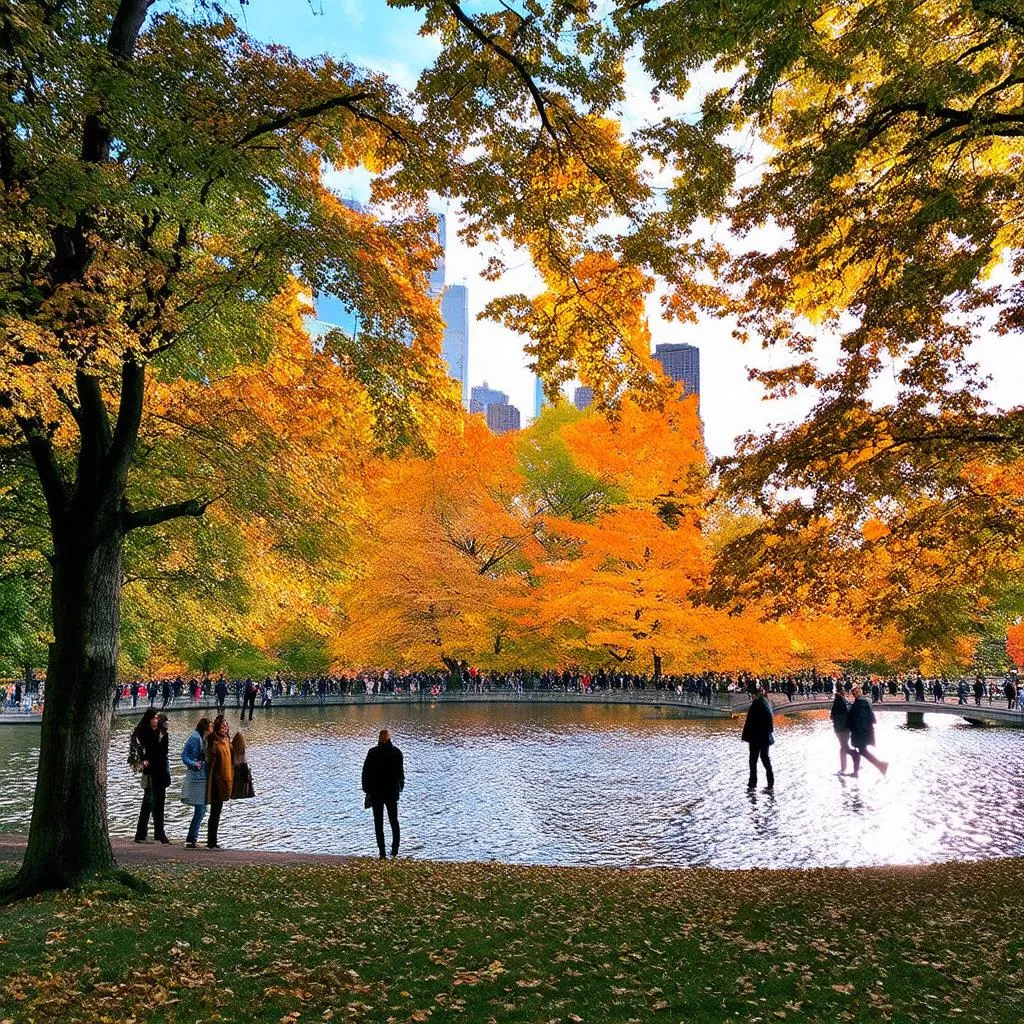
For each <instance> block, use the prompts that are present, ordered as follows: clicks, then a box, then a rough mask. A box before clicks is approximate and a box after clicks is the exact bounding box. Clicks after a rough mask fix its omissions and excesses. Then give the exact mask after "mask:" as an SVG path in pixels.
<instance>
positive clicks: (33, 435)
mask: <svg viewBox="0 0 1024 1024" xmlns="http://www.w3.org/2000/svg"><path fill="white" fill-rule="evenodd" d="M0 408H3V409H7V410H8V411H9V412H10V413H11V415H12V417H13V418H14V421H15V422H16V423H17V424H18V426H19V427H20V429H21V432H22V434H23V435H24V437H25V442H26V445H27V447H28V453H29V455H30V456H31V458H32V464H33V466H34V467H35V470H36V473H37V474H38V476H39V483H40V486H41V487H42V490H43V496H44V497H45V498H46V508H47V511H48V512H49V513H50V522H51V523H52V524H53V526H54V527H55V528H56V527H57V526H58V525H59V524H60V523H61V521H62V519H63V517H64V512H65V510H66V509H67V503H68V490H67V485H66V484H65V482H64V476H63V474H62V473H61V471H60V466H59V465H58V464H57V454H56V452H55V451H54V448H53V441H52V439H51V435H50V431H48V430H47V429H46V426H45V425H44V423H43V421H42V420H41V419H40V418H39V417H38V416H31V417H28V416H21V415H19V414H18V413H17V412H15V411H14V408H13V402H12V401H11V399H10V396H9V395H2V394H0Z"/></svg>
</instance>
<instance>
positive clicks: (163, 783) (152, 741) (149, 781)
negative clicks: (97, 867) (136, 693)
mask: <svg viewBox="0 0 1024 1024" xmlns="http://www.w3.org/2000/svg"><path fill="white" fill-rule="evenodd" d="M167 743H168V738H167V716H166V715H158V714H157V713H156V711H155V710H153V709H152V708H150V709H149V710H148V711H146V713H145V714H144V715H143V716H142V721H140V722H139V724H138V725H137V726H136V727H135V729H134V731H133V732H132V738H131V741H130V746H129V752H128V763H129V764H130V765H131V766H132V767H133V768H135V769H137V770H138V771H139V772H140V773H141V779H142V807H141V809H140V810H139V820H138V822H137V823H136V825H135V842H137V843H144V842H145V841H146V833H147V832H148V831H149V818H150V815H152V817H153V838H154V839H156V840H157V841H158V842H161V843H169V842H170V840H169V839H168V838H167V833H166V832H165V831H164V806H165V804H166V800H167V787H168V786H169V785H170V784H171V769H170V764H169V763H168V759H167Z"/></svg>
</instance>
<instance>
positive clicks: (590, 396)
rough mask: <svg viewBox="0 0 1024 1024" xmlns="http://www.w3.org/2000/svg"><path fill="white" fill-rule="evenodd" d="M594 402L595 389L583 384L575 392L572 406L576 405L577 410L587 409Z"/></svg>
mask: <svg viewBox="0 0 1024 1024" xmlns="http://www.w3.org/2000/svg"><path fill="white" fill-rule="evenodd" d="M593 400H594V389H593V388H588V387H585V386H584V385H582V384H581V385H580V386H579V387H578V388H577V389H576V390H575V392H574V393H573V396H572V404H573V405H575V406H576V408H577V409H586V408H587V406H589V405H590V403H591V402H593Z"/></svg>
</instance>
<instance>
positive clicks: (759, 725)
mask: <svg viewBox="0 0 1024 1024" xmlns="http://www.w3.org/2000/svg"><path fill="white" fill-rule="evenodd" d="M740 739H741V740H742V742H744V743H748V744H750V778H749V780H748V781H747V789H756V788H757V761H758V758H760V760H761V763H762V764H763V765H764V771H765V778H766V781H767V785H768V789H770V790H773V789H775V773H774V771H772V759H771V757H770V756H769V750H768V748H769V747H770V746H771V745H772V744H773V743H774V742H775V719H774V718H773V717H772V706H771V704H769V703H768V696H767V694H766V693H765V689H764V686H763V685H762V684H761V683H758V684H757V693H756V696H755V697H754V699H753V701H752V702H751V704H750V707H749V708H748V710H747V717H746V720H745V721H744V723H743V733H742V735H741V736H740Z"/></svg>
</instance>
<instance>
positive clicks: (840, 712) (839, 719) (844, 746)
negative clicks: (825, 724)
mask: <svg viewBox="0 0 1024 1024" xmlns="http://www.w3.org/2000/svg"><path fill="white" fill-rule="evenodd" d="M828 717H829V718H831V719H832V729H833V731H834V732H835V734H836V739H837V740H838V741H839V774H840V775H845V774H846V756H847V754H852V753H853V751H852V750H851V749H850V723H849V717H850V705H849V704H847V703H846V698H845V697H844V696H843V686H842V683H836V696H835V699H834V700H833V701H832V709H831V711H829V713H828Z"/></svg>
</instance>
